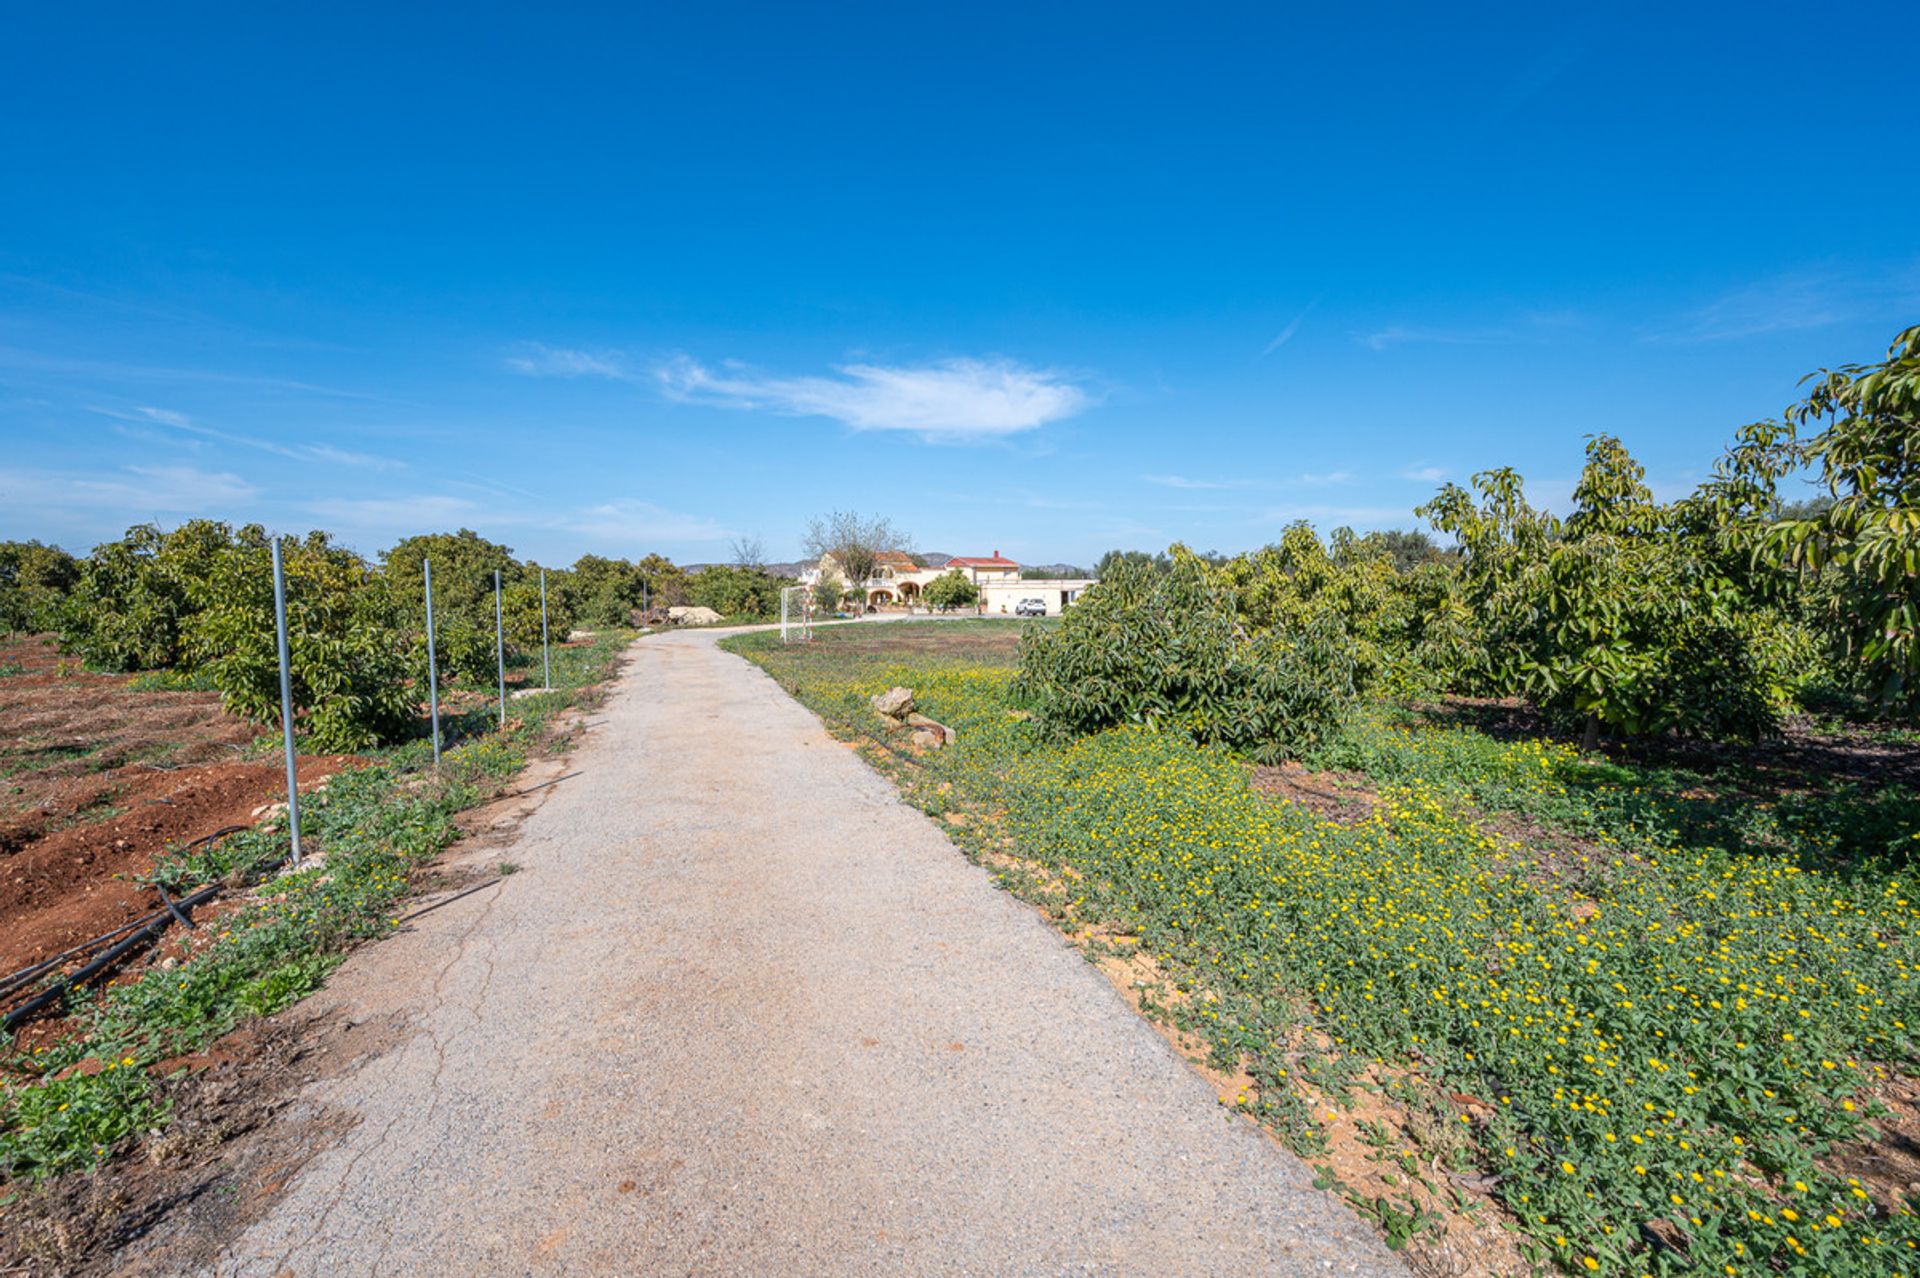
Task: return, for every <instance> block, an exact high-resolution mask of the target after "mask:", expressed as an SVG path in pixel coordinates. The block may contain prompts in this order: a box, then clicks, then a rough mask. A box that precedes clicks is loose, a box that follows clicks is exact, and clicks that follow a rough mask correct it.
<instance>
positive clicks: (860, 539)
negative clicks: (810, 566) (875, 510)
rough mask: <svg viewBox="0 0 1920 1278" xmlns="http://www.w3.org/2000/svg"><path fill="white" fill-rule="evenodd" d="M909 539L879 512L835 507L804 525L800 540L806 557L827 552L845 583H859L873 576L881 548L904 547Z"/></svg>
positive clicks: (905, 548)
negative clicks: (804, 528) (803, 533)
mask: <svg viewBox="0 0 1920 1278" xmlns="http://www.w3.org/2000/svg"><path fill="white" fill-rule="evenodd" d="M910 542H911V539H910V538H909V537H908V536H907V534H906V533H905V532H903V531H901V530H900V529H898V528H896V527H894V525H893V521H892V520H890V519H887V518H885V517H884V516H881V515H862V514H859V513H858V512H856V511H851V510H836V511H834V512H833V513H832V514H831V515H826V516H823V517H818V518H816V519H814V521H813V522H812V523H810V524H809V525H807V536H806V540H805V542H804V543H803V544H804V545H805V546H806V549H807V554H808V555H810V556H816V557H818V556H824V555H831V556H833V558H834V561H835V562H836V563H838V564H839V565H840V574H841V576H843V577H845V578H846V580H847V582H848V584H849V585H852V586H856V587H857V586H859V584H860V583H862V582H864V581H866V580H867V578H869V577H871V576H873V570H874V564H875V561H876V560H877V559H878V557H879V555H880V552H881V551H883V550H908V549H910Z"/></svg>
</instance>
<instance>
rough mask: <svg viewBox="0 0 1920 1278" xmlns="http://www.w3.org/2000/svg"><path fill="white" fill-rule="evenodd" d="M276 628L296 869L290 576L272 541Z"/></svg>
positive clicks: (297, 817)
mask: <svg viewBox="0 0 1920 1278" xmlns="http://www.w3.org/2000/svg"><path fill="white" fill-rule="evenodd" d="M273 627H274V630H275V632H276V633H277V636H278V638H279V640H280V736H281V739H282V740H283V741H284V742H285V743H286V747H287V829H288V830H290V831H291V832H292V834H293V868H294V869H296V870H297V869H299V868H300V774H299V771H298V769H297V768H296V767H295V764H294V755H293V678H292V675H291V674H290V673H289V670H290V662H289V661H288V657H287V574H286V569H285V567H284V566H283V565H282V564H281V562H280V539H279V538H278V537H275V538H274V539H273Z"/></svg>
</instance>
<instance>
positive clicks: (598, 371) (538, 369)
mask: <svg viewBox="0 0 1920 1278" xmlns="http://www.w3.org/2000/svg"><path fill="white" fill-rule="evenodd" d="M506 365H507V367H508V368H509V369H511V370H513V371H514V372H516V373H522V374H524V375H526V376H528V377H608V378H612V379H613V380H615V381H622V382H624V381H633V380H635V376H634V374H633V372H632V371H631V370H630V369H629V368H628V367H627V364H626V361H625V359H624V358H623V357H622V356H620V355H618V354H616V353H615V352H612V351H583V350H574V349H570V348H568V347H564V346H547V345H545V344H543V343H540V342H527V343H525V344H523V345H521V346H520V347H518V348H516V349H515V351H514V352H513V354H511V355H509V356H507V358H506Z"/></svg>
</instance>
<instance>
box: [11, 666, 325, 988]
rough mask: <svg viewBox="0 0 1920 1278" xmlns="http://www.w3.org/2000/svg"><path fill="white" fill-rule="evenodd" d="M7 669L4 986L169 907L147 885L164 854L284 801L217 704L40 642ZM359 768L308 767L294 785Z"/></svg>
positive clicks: (317, 759) (308, 761)
mask: <svg viewBox="0 0 1920 1278" xmlns="http://www.w3.org/2000/svg"><path fill="white" fill-rule="evenodd" d="M6 666H18V667H24V672H23V673H19V674H12V675H7V676H5V677H4V678H0V776H3V777H4V780H3V781H0V975H4V974H6V973H10V972H14V971H17V970H19V969H21V968H23V967H26V966H28V965H30V964H32V963H35V962H38V961H39V960H41V959H44V958H48V957H50V956H52V955H54V954H58V953H60V952H62V951H64V950H67V949H70V948H71V947H73V946H75V945H77V944H79V943H80V942H82V941H85V940H88V939H90V938H92V937H95V936H99V935H101V934H102V933H105V932H108V931H110V930H112V929H113V928H116V927H118V926H120V925H121V924H122V923H125V922H128V921H129V920H131V919H132V918H134V917H136V916H138V915H141V914H147V913H151V912H152V911H154V910H157V909H159V908H161V902H160V899H159V897H158V895H157V894H156V893H155V892H154V891H153V890H152V889H150V888H147V887H144V886H142V885H141V883H140V882H139V880H140V878H141V877H142V876H143V875H145V874H146V873H148V872H149V871H150V870H151V869H152V868H153V864H154V862H155V861H156V860H157V859H158V858H159V857H160V856H161V855H162V854H164V853H165V852H166V851H167V849H168V848H170V847H174V846H178V845H180V844H183V843H186V842H189V841H191V840H193V839H197V838H200V837H202V836H204V835H208V834H212V833H213V832H214V831H216V830H219V829H222V828H224V827H227V826H234V825H251V824H253V822H254V813H255V812H256V810H258V809H259V808H261V807H263V806H265V805H267V804H271V803H275V802H279V801H282V800H284V799H285V797H286V771H285V765H284V764H283V763H281V762H280V761H279V759H278V757H277V756H275V757H271V758H248V757H245V754H244V752H245V751H246V750H247V748H248V746H249V745H250V743H252V742H253V741H254V740H255V739H256V738H257V737H259V736H260V735H261V731H262V730H261V729H260V727H259V726H258V725H255V724H250V723H247V722H245V721H243V720H241V719H238V718H236V717H234V716H232V715H230V714H228V713H227V712H226V711H225V710H224V709H222V708H221V706H220V698H219V695H218V694H217V693H212V692H143V691H136V690H134V689H132V688H130V687H128V685H129V684H130V683H131V682H132V677H131V676H127V675H105V674H92V673H88V672H85V671H82V670H79V669H78V668H77V666H78V663H77V662H76V661H74V660H73V659H71V658H63V657H61V656H60V654H59V653H58V652H57V651H55V650H54V648H53V646H52V644H51V641H49V640H46V639H43V638H16V639H14V640H11V641H8V642H5V643H3V644H0V667H6ZM354 762H355V760H354V759H353V758H352V757H351V756H347V755H319V756H305V757H302V758H301V759H300V761H299V780H300V787H301V789H303V790H305V789H307V788H309V787H311V786H313V785H315V784H317V783H318V782H320V781H321V780H322V779H323V778H325V777H327V776H330V775H332V774H333V773H335V772H338V771H340V770H341V769H342V768H346V767H351V766H352V765H353V764H354Z"/></svg>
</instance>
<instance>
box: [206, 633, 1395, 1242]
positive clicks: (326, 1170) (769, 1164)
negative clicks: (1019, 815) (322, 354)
mask: <svg viewBox="0 0 1920 1278" xmlns="http://www.w3.org/2000/svg"><path fill="white" fill-rule="evenodd" d="M715 637H716V636H715V634H714V633H713V632H705V633H693V634H675V635H665V636H658V637H651V638H648V639H646V640H644V641H642V642H640V643H638V644H636V645H635V648H634V650H633V658H632V661H631V664H630V665H629V666H628V668H627V670H626V673H625V674H624V675H623V676H622V679H621V682H620V685H619V687H618V689H617V690H616V692H615V694H614V696H613V697H612V698H611V700H610V701H609V703H608V705H607V706H606V708H605V710H604V712H603V714H602V716H601V721H600V722H599V723H598V724H597V726H595V727H593V728H592V729H591V730H590V731H589V733H588V735H587V739H586V742H585V744H583V746H582V747H581V748H580V750H579V751H578V752H577V753H576V754H575V756H574V758H573V759H572V760H571V762H570V765H569V767H570V769H577V770H578V771H579V772H580V773H581V775H580V776H578V777H575V778H573V779H571V780H568V781H565V782H563V783H562V784H559V785H556V786H554V787H551V788H550V789H549V790H548V791H546V792H544V793H545V797H544V799H543V801H542V802H541V804H540V806H539V807H538V808H537V809H536V810H534V811H533V812H532V813H531V815H530V816H528V817H527V819H526V821H525V823H524V824H523V825H522V826H521V827H520V829H519V831H518V833H517V834H516V835H515V836H514V840H513V842H512V845H511V846H510V847H509V848H507V849H506V850H505V851H503V852H501V853H499V856H500V857H501V858H503V859H508V860H512V861H514V862H516V863H517V864H518V865H519V866H520V867H521V872H519V873H517V874H514V875H512V876H510V877H508V878H506V879H504V880H503V881H502V882H501V883H500V884H499V885H498V886H495V887H490V888H487V889H485V890H483V891H481V892H477V893H473V894H471V895H469V896H465V897H463V898H461V899H459V900H456V901H454V902H452V903H451V904H449V905H447V906H445V907H444V908H441V909H438V910H435V911H433V912H432V913H429V914H426V915H424V916H422V917H421V918H420V919H419V920H418V922H417V923H415V924H412V925H410V928H411V930H409V931H408V932H406V933H404V934H402V935H399V936H396V937H394V938H393V939H391V940H389V941H387V942H384V943H382V944H380V945H378V946H374V947H371V948H369V949H366V950H363V951H362V952H361V953H360V954H359V955H357V956H356V957H355V958H354V959H353V960H352V961H351V962H350V963H349V964H348V965H347V966H346V967H345V968H343V969H342V971H341V973H340V974H339V975H338V976H337V977H336V978H335V980H334V982H333V985H332V987H331V988H330V990H329V992H328V993H327V994H326V995H323V996H322V997H325V998H331V999H335V1000H339V1001H340V1002H341V1003H342V1004H343V1005H344V1006H345V1007H346V1008H347V1009H348V1011H349V1012H350V1013H353V1014H359V1015H365V1016H376V1015H381V1014H384V1013H388V1012H390V1011H392V1010H394V1009H396V1008H398V1009H400V1010H401V1011H403V1012H404V1013H406V1014H407V1016H408V1017H409V1018H410V1025H411V1030H410V1036H409V1037H405V1038H404V1039H403V1041H402V1042H401V1043H400V1044H399V1045H398V1046H397V1047H395V1048H393V1049H392V1050H390V1051H388V1052H386V1053H385V1054H383V1055H380V1056H376V1057H374V1058H373V1059H371V1060H370V1061H369V1062H368V1063H366V1064H365V1065H363V1066H361V1067H360V1068H358V1069H357V1070H355V1071H354V1072H352V1073H350V1074H347V1075H345V1076H344V1077H341V1078H338V1079H333V1080H330V1081H325V1082H322V1083H319V1084H315V1085H313V1086H310V1087H309V1088H308V1094H307V1095H306V1096H305V1097H304V1098H303V1099H304V1100H305V1101H307V1102H309V1103H312V1104H322V1105H327V1106H331V1107H334V1108H336V1109H340V1110H344V1111H346V1112H348V1113H349V1114H350V1115H352V1116H353V1117H354V1118H355V1119H357V1122H356V1123H355V1125H354V1126H353V1127H352V1129H351V1130H350V1131H349V1132H348V1133H347V1135H346V1136H345V1138H344V1139H343V1140H342V1141H341V1143H340V1144H338V1145H337V1146H335V1147H333V1148H331V1149H328V1150H325V1151H323V1152H321V1153H320V1154H318V1155H317V1156H316V1157H314V1158H313V1159H312V1161H311V1162H309V1163H308V1164H307V1166H306V1168H305V1170H304V1171H303V1172H301V1173H300V1174H299V1176H298V1177H297V1178H296V1179H295V1180H294V1181H293V1183H292V1184H291V1185H290V1186H289V1188H288V1189H287V1191H286V1193H285V1196H284V1197H283V1198H282V1199H281V1200H280V1201H279V1202H278V1203H277V1204H276V1205H275V1206H274V1207H273V1208H272V1209H271V1210H270V1211H269V1212H268V1213H267V1214H266V1215H265V1216H264V1217H263V1218H261V1219H260V1220H258V1221H257V1222H256V1223H255V1224H254V1225H253V1226H252V1227H251V1228H250V1229H248V1230H247V1231H246V1232H245V1233H244V1234H242V1235H241V1236H240V1237H239V1239H238V1240H237V1241H236V1242H235V1243H234V1244H233V1245H232V1246H231V1247H230V1248H229V1249H228V1252H227V1254H226V1255H225V1256H224V1257H223V1258H222V1259H221V1261H220V1263H219V1264H218V1265H217V1266H216V1267H215V1268H214V1269H213V1270H210V1271H209V1272H217V1273H219V1274H222V1275H229V1274H259V1275H280V1274H294V1275H309V1274H313V1275H322V1274H324V1275H329V1276H337V1278H345V1276H347V1275H362V1274H369V1275H370V1274H454V1275H458V1274H471V1275H491V1274H536V1273H537V1274H560V1273H573V1274H610V1275H611V1274H622V1275H624V1274H650V1275H651V1274H661V1275H665V1274H750V1275H763V1274H765V1275H775V1274H885V1275H900V1274H992V1275H1002V1274H1207V1275H1226V1274H1251V1273H1277V1274H1318V1273H1338V1274H1382V1275H1385V1274H1402V1273H1404V1270H1403V1269H1402V1268H1401V1266H1400V1264H1399V1262H1398V1261H1397V1260H1396V1259H1395V1258H1394V1257H1393V1256H1392V1255H1391V1254H1390V1253H1388V1252H1387V1251H1386V1250H1385V1248H1384V1247H1383V1246H1382V1244H1381V1243H1380V1242H1379V1241H1378V1239H1377V1237H1376V1236H1375V1234H1374V1233H1373V1231H1372V1230H1371V1228H1369V1227H1368V1226H1367V1225H1366V1224H1364V1223H1363V1222H1362V1221H1360V1220H1359V1219H1358V1218H1356V1217H1355V1216H1354V1215H1353V1214H1352V1213H1351V1212H1350V1211H1349V1210H1348V1209H1347V1208H1346V1207H1345V1206H1344V1205H1343V1204H1341V1203H1340V1202H1338V1201H1336V1200H1335V1199H1333V1198H1331V1197H1329V1196H1328V1195H1326V1194H1324V1193H1321V1192H1319V1191H1317V1190H1315V1189H1314V1188H1313V1187H1312V1185H1311V1179H1312V1177H1311V1173H1310V1171H1309V1170H1308V1169H1307V1168H1306V1167H1305V1166H1304V1165H1303V1164H1301V1163H1300V1162H1299V1160H1297V1159H1295V1158H1293V1157H1292V1156H1290V1155H1288V1154H1287V1153H1285V1152H1284V1151H1283V1150H1281V1149H1280V1148H1278V1147H1277V1146H1276V1145H1274V1144H1273V1143H1272V1142H1271V1141H1269V1140H1268V1139H1267V1138H1266V1137H1264V1136H1263V1135H1261V1134H1260V1133H1259V1132H1257V1131H1255V1130H1254V1129H1253V1128H1252V1127H1251V1126H1250V1125H1249V1124H1248V1123H1246V1122H1245V1121H1242V1120H1238V1119H1234V1118H1231V1117H1229V1116H1228V1115H1226V1114H1225V1113H1224V1111H1222V1110H1221V1109H1220V1107H1219V1106H1218V1104H1217V1103H1216V1100H1215V1097H1214V1096H1213V1094H1212V1092H1211V1089H1210V1088H1209V1087H1208V1086H1207V1084H1206V1083H1205V1082H1204V1081H1203V1080H1202V1079H1201V1078H1200V1077H1199V1076H1198V1075H1197V1074H1195V1073H1194V1072H1193V1071H1192V1070H1191V1069H1189V1068H1188V1067H1187V1066H1186V1065H1185V1063H1184V1062H1182V1061H1181V1060H1180V1058H1179V1056H1178V1055H1177V1054H1176V1053H1175V1052H1174V1051H1173V1049H1172V1048H1170V1047H1169V1046H1168V1045H1167V1043H1166V1042H1165V1041H1164V1040H1163V1039H1162V1038H1161V1037H1160V1036H1159V1035H1158V1034H1157V1033H1156V1032H1154V1030H1153V1029H1152V1028H1151V1027H1150V1026H1148V1025H1147V1024H1145V1023H1144V1022H1143V1021H1141V1020H1140V1018H1139V1017H1138V1016H1137V1015H1136V1014H1135V1013H1134V1011H1133V1010H1132V1009H1131V1008H1130V1007H1129V1006H1128V1005H1127V1004H1126V1002H1125V1001H1124V1000H1123V999H1122V998H1121V997H1120V995H1119V994H1118V993H1117V992H1115V991H1114V990H1113V989H1112V988H1111V987H1110V986H1109V985H1108V984H1107V983H1106V981H1105V980H1104V978H1102V977H1101V976H1100V974H1099V973H1098V972H1097V971H1095V970H1094V969H1093V968H1092V967H1090V966H1088V965H1087V964H1086V963H1085V962H1084V961H1083V960H1082V959H1081V958H1080V957H1079V955H1078V954H1077V952H1076V951H1075V950H1074V949H1073V948H1072V947H1071V946H1070V945H1069V944H1068V943H1067V942H1066V941H1065V940H1063V939H1062V938H1061V937H1059V936H1058V935H1057V934H1056V933H1054V932H1053V931H1052V930H1051V929H1049V928H1048V927H1047V926H1046V925H1045V924H1044V923H1043V922H1042V921H1041V920H1040V919H1038V918H1037V917H1036V916H1035V915H1034V914H1033V913H1032V912H1031V911H1030V910H1029V909H1027V908H1026V907H1025V906H1023V905H1021V904H1020V903H1019V902H1017V901H1015V900H1013V899H1012V898H1010V897H1008V896H1007V895H1005V894H1004V893H1002V892H999V891H997V890H995V889H994V888H993V886H992V885H991V883H990V881H989V879H988V876H987V874H986V873H985V872H984V871H983V870H980V869H978V868H977V867H974V866H972V865H969V864H968V863H967V862H966V861H965V860H964V859H963V858H962V857H961V856H960V854H959V853H958V852H957V851H956V850H955V849H954V848H953V846H952V845H951V844H950V843H948V841H947V840H946V838H945V837H944V836H943V835H942V834H941V833H940V831H939V830H938V829H936V828H935V827H934V825H933V823H932V822H930V821H929V820H927V819H926V818H925V817H924V816H923V815H922V814H920V813H919V812H916V811H914V810H913V809H910V808H908V807H906V806H905V805H903V804H901V803H900V802H899V801H898V800H897V799H896V797H895V795H894V792H893V788H892V786H891V785H890V784H889V783H888V782H887V781H886V780H885V779H883V778H882V777H880V776H878V775H877V774H875V773H874V772H873V771H871V770H870V769H869V768H868V767H866V765H865V764H863V763H862V762H861V761H860V760H859V759H858V758H857V757H856V756H855V755H854V754H853V753H852V752H851V751H850V750H849V749H848V748H847V747H846V746H844V745H841V744H839V743H838V742H836V741H834V740H833V738H831V737H830V736H829V735H828V734H827V733H826V732H825V731H824V730H823V729H822V728H821V727H820V725H819V723H818V721H817V720H815V719H814V718H813V716H812V715H811V714H809V713H808V712H807V711H806V710H804V709H802V708H801V707H800V706H799V705H797V704H796V703H794V702H793V701H791V700H789V699H788V698H787V697H786V696H785V695H784V694H783V693H782V692H781V691H780V690H779V688H778V687H777V686H776V685H775V684H774V683H773V681H772V680H770V679H768V678H767V677H766V676H765V675H763V674H761V673H760V672H759V670H757V669H756V668H755V667H753V666H750V665H749V664H747V663H746V662H744V661H742V660H740V659H739V658H736V657H733V656H730V655H728V654H725V653H722V652H720V651H719V650H718V649H716V648H715V646H714V640H715Z"/></svg>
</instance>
